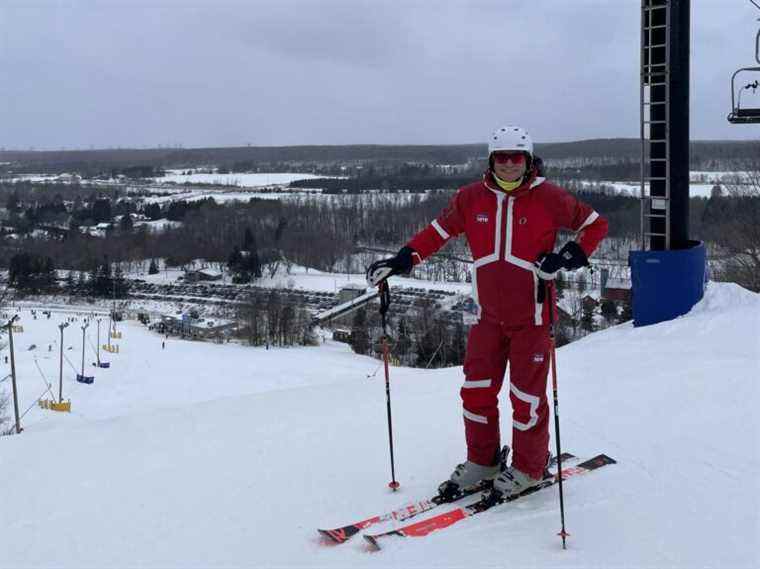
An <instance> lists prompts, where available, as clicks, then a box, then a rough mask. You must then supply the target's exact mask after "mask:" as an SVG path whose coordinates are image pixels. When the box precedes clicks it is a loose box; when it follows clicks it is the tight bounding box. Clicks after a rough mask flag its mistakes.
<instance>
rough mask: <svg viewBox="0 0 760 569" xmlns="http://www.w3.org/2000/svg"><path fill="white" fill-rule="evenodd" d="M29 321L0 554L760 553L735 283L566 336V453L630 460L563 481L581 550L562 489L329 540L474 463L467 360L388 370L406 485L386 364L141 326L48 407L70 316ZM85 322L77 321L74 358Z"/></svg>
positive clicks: (9, 448)
mask: <svg viewBox="0 0 760 569" xmlns="http://www.w3.org/2000/svg"><path fill="white" fill-rule="evenodd" d="M21 316H22V318H21V322H20V324H21V325H23V326H24V332H23V334H18V335H16V336H15V343H16V356H17V363H16V365H17V370H18V377H19V389H20V392H21V409H22V411H24V410H26V409H27V408H29V409H30V410H29V412H28V414H27V415H26V416H25V417H24V419H23V424H24V427H25V432H24V433H22V434H21V435H20V436H11V437H2V438H0V472H2V476H3V482H4V484H2V485H0V504H2V508H0V535H2V536H3V552H2V555H0V567H3V568H6V567H7V568H26V567H30V568H31V567H50V566H55V567H72V568H73V567H106V568H110V567H114V568H116V567H138V566H139V567H178V568H179V567H278V568H282V567H299V568H301V567H303V568H324V567H326V568H354V567H358V568H364V567H367V568H378V567H399V568H401V567H414V568H422V567H436V568H437V567H452V568H453V567H468V568H487V567H488V568H490V567H515V568H517V567H534V568H547V569H548V568H568V569H570V568H577V567H592V568H599V569H602V568H604V569H607V568H623V567H626V568H628V567H637V568H638V567H641V568H644V567H646V568H654V567H658V568H659V567H667V568H671V567H678V568H683V569H686V568H693V567H732V568H733V567H737V568H750V567H752V568H754V567H758V566H759V565H760V558H759V557H758V553H757V548H756V543H757V535H758V529H760V525H759V523H760V518H759V517H758V512H760V493H759V492H758V487H757V483H756V482H754V480H755V479H756V473H757V471H758V469H759V468H760V441H759V440H758V436H759V433H760V418H759V417H758V415H757V412H756V411H757V408H758V406H759V405H760V390H759V389H758V383H757V379H758V377H760V340H759V339H760V296H759V295H757V294H753V293H749V292H747V291H746V290H743V289H741V288H739V287H737V286H735V285H730V284H717V283H710V286H709V288H708V291H707V294H706V297H705V299H704V300H703V301H702V302H701V303H700V304H699V305H697V307H695V309H694V310H693V311H692V312H691V313H690V314H689V315H687V316H685V317H682V318H679V319H677V320H674V321H671V322H666V323H663V324H659V325H656V326H651V327H646V328H633V327H632V326H631V325H630V324H625V325H621V326H617V327H614V328H610V329H608V330H605V331H603V332H599V333H596V334H592V335H590V336H588V337H586V338H584V339H583V340H580V341H578V342H575V343H573V344H570V345H568V346H565V347H563V348H562V349H560V350H559V352H558V373H559V397H560V406H561V409H562V442H563V448H564V449H565V450H567V451H571V452H574V453H575V454H576V455H578V456H589V455H591V454H595V453H597V452H606V453H608V454H609V455H610V456H612V457H614V458H615V459H617V460H618V461H619V463H618V464H617V465H613V466H609V467H607V468H605V469H604V470H601V471H599V472H596V473H593V474H590V475H589V476H587V477H584V478H579V479H576V480H572V481H569V482H568V483H567V485H566V486H565V493H566V495H565V498H566V507H567V528H568V530H569V532H570V533H571V534H572V535H571V537H570V538H569V541H568V550H567V551H562V549H561V545H560V540H559V538H557V537H556V535H555V534H556V532H557V530H558V529H559V514H558V511H557V495H556V492H555V491H545V492H541V493H539V494H536V495H535V496H532V497H530V498H525V499H523V500H521V501H520V502H518V503H514V504H508V505H505V506H501V507H498V508H495V509H494V510H493V511H491V512H489V513H487V514H484V515H483V516H479V517H477V518H473V519H471V520H468V521H464V522H462V523H460V524H458V525H457V526H455V527H453V528H450V529H449V530H444V531H441V532H439V533H436V534H434V535H432V536H430V537H428V538H424V539H419V540H416V539H413V538H408V539H407V540H401V541H399V542H398V543H395V544H390V545H389V547H388V548H387V549H385V550H384V551H382V552H380V553H377V554H368V553H366V552H365V550H364V549H363V547H362V545H361V541H362V540H360V539H358V538H355V541H354V542H349V543H347V544H345V545H342V546H336V547H326V546H324V545H322V544H321V542H320V541H319V539H318V538H317V534H316V531H315V530H316V528H317V527H325V526H326V527H331V526H336V525H340V524H343V523H348V522H351V521H355V520H358V519H360V518H362V517H366V516H370V515H373V514H377V513H381V512H383V511H387V510H388V509H390V508H392V507H395V506H399V505H401V504H403V503H405V502H407V501H409V500H413V499H419V498H422V497H425V496H428V495H430V493H431V492H432V491H434V488H435V486H436V485H437V484H438V483H439V482H440V481H441V480H443V479H444V478H446V477H447V476H448V474H449V473H450V471H451V469H452V468H453V466H454V464H455V463H456V462H459V461H460V460H462V459H463V457H464V440H463V433H462V417H461V407H460V401H459V388H460V386H461V382H462V370H461V368H449V369H443V370H419V369H409V368H400V367H393V368H391V385H392V387H391V391H392V398H393V413H394V435H395V440H396V465H397V477H398V480H399V481H400V482H401V489H400V491H399V492H398V493H395V494H394V493H391V492H389V491H388V489H387V486H386V485H387V482H388V480H389V477H390V474H389V467H388V456H387V455H388V447H387V427H386V415H385V387H384V381H383V378H382V369H381V368H380V362H378V361H377V360H374V359H371V358H368V357H363V356H357V355H355V354H353V353H352V352H351V351H350V349H349V348H348V347H347V346H345V345H343V344H338V343H333V342H331V341H327V342H326V343H324V344H321V345H320V346H319V347H313V348H292V349H277V350H275V349H272V350H266V349H264V348H245V347H241V346H236V345H231V344H229V345H215V344H205V343H194V342H185V341H180V340H176V339H170V340H168V341H167V345H166V349H165V350H162V349H161V338H160V337H159V336H157V335H155V334H153V333H151V332H148V331H147V330H146V329H145V328H144V327H143V326H142V325H139V324H137V323H134V322H128V323H124V324H121V325H120V326H119V328H120V330H121V331H122V332H123V335H124V338H123V340H116V341H115V342H116V343H118V344H119V345H120V348H121V351H120V353H119V354H114V355H110V354H108V355H104V354H102V353H101V357H103V358H104V359H107V360H109V361H110V362H111V363H112V365H113V367H112V368H111V369H104V370H99V369H95V368H92V367H91V366H90V362H91V361H92V360H93V359H94V356H93V353H92V350H91V348H90V347H89V343H88V346H87V353H86V364H87V369H88V371H89V370H94V371H95V383H94V384H93V385H90V386H87V385H82V384H78V383H76V382H75V381H74V371H73V370H72V368H71V367H70V366H69V365H68V364H67V363H66V362H64V397H65V398H69V397H70V398H71V400H72V413H71V414H55V413H53V412H50V411H43V410H41V409H38V408H37V407H35V406H34V405H33V402H34V399H35V398H36V397H37V396H38V395H39V394H40V393H41V392H43V390H45V385H44V380H43V378H42V375H44V376H45V378H47V380H49V381H50V382H51V383H53V384H54V388H53V389H54V391H55V392H56V393H57V348H58V345H57V344H56V342H57V338H58V337H59V335H58V328H57V324H58V322H59V321H60V319H61V318H62V317H63V315H61V314H58V313H56V314H54V315H53V318H52V319H51V320H47V319H44V318H42V319H38V320H34V319H33V318H32V317H31V315H30V314H29V313H28V312H27V311H24V312H22V315H21ZM80 324H81V321H80V322H76V323H74V324H73V325H72V326H70V327H69V328H68V329H67V330H66V332H65V344H64V346H65V348H66V352H65V353H66V354H67V356H68V358H69V359H71V360H72V363H73V365H74V366H75V367H78V366H79V365H80V364H81V346H82V332H81V329H80V328H79V325H80ZM88 334H89V335H90V338H93V335H94V330H93V327H90V328H89V329H88ZM32 344H35V345H36V346H37V347H36V348H35V349H33V350H29V347H30V346H31V345H32ZM48 346H52V349H51V351H48ZM69 347H71V348H72V349H71V350H68V348H69ZM4 353H7V351H6V352H4ZM35 357H36V358H37V363H38V364H39V366H40V368H41V369H42V374H40V372H39V371H38V370H37V368H36V365H35V362H34V359H35ZM6 369H7V368H6ZM7 383H8V382H7V381H6V382H4V383H2V384H0V386H4V387H7ZM501 399H502V409H503V410H506V409H508V401H507V400H506V393H504V392H502V397H501ZM503 415H505V417H503V421H502V431H503V433H504V435H505V437H506V438H507V440H505V441H504V442H508V438H509V429H508V428H507V427H508V424H509V421H508V419H507V418H506V416H508V413H504V414H503ZM552 432H553V431H552ZM552 445H553V443H552ZM388 527H390V525H386V526H383V527H382V528H380V529H385V528H388Z"/></svg>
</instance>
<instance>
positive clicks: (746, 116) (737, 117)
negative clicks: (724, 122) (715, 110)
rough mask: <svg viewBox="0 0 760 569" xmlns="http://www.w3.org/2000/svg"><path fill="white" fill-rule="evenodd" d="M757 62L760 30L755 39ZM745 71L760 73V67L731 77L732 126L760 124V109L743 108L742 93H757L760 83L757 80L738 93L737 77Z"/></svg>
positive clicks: (759, 53)
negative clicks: (750, 91) (748, 91)
mask: <svg viewBox="0 0 760 569" xmlns="http://www.w3.org/2000/svg"><path fill="white" fill-rule="evenodd" d="M755 60H756V61H757V62H758V63H760V30H758V32H757V36H756V37H755ZM745 71H746V72H750V73H752V72H758V73H760V67H742V68H741V69H739V70H737V71H736V72H735V73H734V74H733V75H732V76H731V113H730V114H729V115H728V122H730V123H732V124H753V123H760V107H745V108H742V106H741V100H742V93H743V92H744V91H746V90H749V89H751V90H752V92H753V93H755V92H756V91H757V89H758V87H760V81H758V80H757V79H755V81H753V82H751V83H748V84H746V85H744V86H743V87H740V88H739V90H738V91H737V89H736V77H737V75H739V74H740V73H742V72H745Z"/></svg>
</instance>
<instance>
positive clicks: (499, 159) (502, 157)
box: [493, 152, 525, 166]
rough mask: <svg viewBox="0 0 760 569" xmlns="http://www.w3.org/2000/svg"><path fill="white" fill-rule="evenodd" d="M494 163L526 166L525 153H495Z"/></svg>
mask: <svg viewBox="0 0 760 569" xmlns="http://www.w3.org/2000/svg"><path fill="white" fill-rule="evenodd" d="M493 161H494V162H496V163H497V164H510V163H511V164H514V165H515V166H521V165H522V164H525V153H524V152H494V153H493Z"/></svg>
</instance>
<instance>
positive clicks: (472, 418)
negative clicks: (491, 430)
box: [464, 409, 488, 425]
mask: <svg viewBox="0 0 760 569" xmlns="http://www.w3.org/2000/svg"><path fill="white" fill-rule="evenodd" d="M464 418H465V419H469V420H470V421H475V422H476V423H483V424H484V425H487V424H488V417H484V416H483V415H476V414H475V413H470V412H469V411H468V410H467V409H465V410H464Z"/></svg>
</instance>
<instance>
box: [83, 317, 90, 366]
mask: <svg viewBox="0 0 760 569" xmlns="http://www.w3.org/2000/svg"><path fill="white" fill-rule="evenodd" d="M89 325H90V323H89V322H85V324H84V326H82V379H84V344H85V337H84V335H85V332H86V331H87V327H88V326H89Z"/></svg>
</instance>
